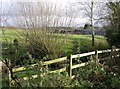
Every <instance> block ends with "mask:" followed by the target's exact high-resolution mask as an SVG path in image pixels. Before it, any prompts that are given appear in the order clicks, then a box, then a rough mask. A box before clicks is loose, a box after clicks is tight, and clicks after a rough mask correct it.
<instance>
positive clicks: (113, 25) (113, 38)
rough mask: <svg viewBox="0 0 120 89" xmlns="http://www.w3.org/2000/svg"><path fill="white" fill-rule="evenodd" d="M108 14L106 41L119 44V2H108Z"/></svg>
mask: <svg viewBox="0 0 120 89" xmlns="http://www.w3.org/2000/svg"><path fill="white" fill-rule="evenodd" d="M107 6H108V11H109V16H108V17H107V19H106V20H107V21H109V22H110V24H109V25H108V26H109V27H107V35H106V37H107V41H108V42H109V43H110V44H111V45H115V46H119V44H120V2H108V3H107Z"/></svg>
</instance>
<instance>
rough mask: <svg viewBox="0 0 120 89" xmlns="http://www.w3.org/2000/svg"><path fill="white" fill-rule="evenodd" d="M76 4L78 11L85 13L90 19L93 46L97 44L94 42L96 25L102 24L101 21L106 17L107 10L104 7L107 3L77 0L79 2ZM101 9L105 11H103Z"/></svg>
mask: <svg viewBox="0 0 120 89" xmlns="http://www.w3.org/2000/svg"><path fill="white" fill-rule="evenodd" d="M75 5H76V6H75V7H76V11H77V13H78V11H79V12H80V14H81V15H83V17H85V18H88V19H89V21H90V29H91V31H92V46H94V45H95V42H94V35H95V34H94V25H98V26H99V25H100V21H101V20H102V19H104V18H103V17H104V15H105V10H104V9H103V7H104V6H105V3H102V2H94V1H90V2H80V1H77V4H75ZM101 11H102V12H103V13H101Z"/></svg>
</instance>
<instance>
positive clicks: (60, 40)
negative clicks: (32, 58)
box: [13, 2, 74, 59]
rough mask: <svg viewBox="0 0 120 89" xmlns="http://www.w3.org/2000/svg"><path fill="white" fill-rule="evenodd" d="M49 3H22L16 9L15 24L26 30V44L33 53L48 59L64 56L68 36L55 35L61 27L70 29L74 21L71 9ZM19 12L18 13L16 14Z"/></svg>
mask: <svg viewBox="0 0 120 89" xmlns="http://www.w3.org/2000/svg"><path fill="white" fill-rule="evenodd" d="M60 6H61V4H60V5H56V4H53V3H48V2H34V3H33V2H21V3H16V6H15V8H14V11H13V13H14V15H15V17H16V18H15V20H14V21H15V24H16V25H17V26H19V27H21V28H24V30H23V33H24V36H25V37H26V39H24V40H26V41H25V42H27V43H25V44H26V45H27V47H28V45H29V48H28V49H29V51H30V52H31V53H36V54H37V52H38V55H40V56H41V58H43V57H48V58H50V59H51V58H57V57H60V56H62V55H63V52H64V47H65V44H66V43H67V42H66V40H67V38H66V36H67V35H66V34H59V33H55V31H56V30H57V29H56V28H57V27H59V26H61V27H62V26H66V27H69V26H71V24H72V23H73V21H74V17H73V16H72V12H71V11H70V9H69V7H68V6H66V7H67V8H68V9H65V8H66V7H64V8H62V9H61V7H60ZM16 11H17V12H16Z"/></svg>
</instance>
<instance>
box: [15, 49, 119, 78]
mask: <svg viewBox="0 0 120 89" xmlns="http://www.w3.org/2000/svg"><path fill="white" fill-rule="evenodd" d="M118 51H120V49H108V50H99V51H98V50H96V51H92V52H88V53H81V54H76V55H70V56H68V57H62V58H58V59H53V60H50V61H45V62H43V63H42V65H44V66H46V67H47V68H48V65H50V64H53V63H60V62H63V61H66V60H67V61H68V62H69V66H65V67H64V68H60V69H56V70H54V71H50V72H49V73H60V72H64V71H67V72H68V74H69V76H70V78H74V77H75V75H72V70H73V69H76V68H79V67H82V66H85V65H87V64H88V62H85V63H80V64H76V65H73V59H77V60H79V59H80V58H81V57H86V56H91V55H93V56H94V61H95V62H96V63H98V62H99V59H98V56H99V54H103V53H111V54H110V55H111V57H114V56H117V57H119V56H120V55H116V54H115V52H118ZM35 65H37V64H32V65H30V66H31V67H34V66H35ZM25 69H26V68H25V67H19V68H14V69H13V72H19V71H23V70H25ZM32 77H33V78H37V75H32ZM24 79H25V80H27V77H24Z"/></svg>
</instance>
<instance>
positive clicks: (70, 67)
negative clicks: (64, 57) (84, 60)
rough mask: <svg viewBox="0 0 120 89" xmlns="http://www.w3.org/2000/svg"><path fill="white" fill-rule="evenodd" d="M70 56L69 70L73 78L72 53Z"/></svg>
mask: <svg viewBox="0 0 120 89" xmlns="http://www.w3.org/2000/svg"><path fill="white" fill-rule="evenodd" d="M68 58H69V70H68V73H69V76H70V78H72V57H71V55H70V56H69V57H68Z"/></svg>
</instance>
